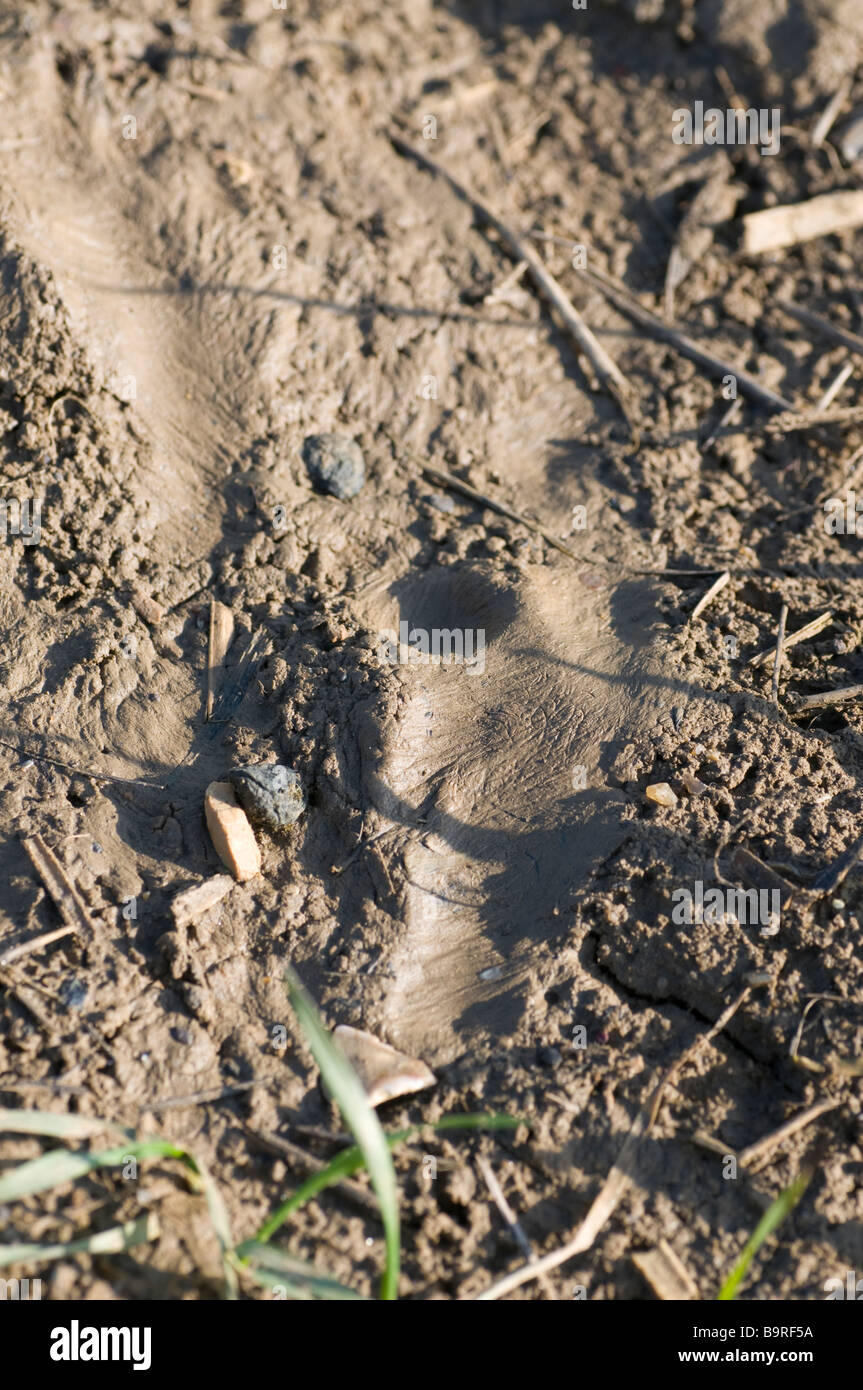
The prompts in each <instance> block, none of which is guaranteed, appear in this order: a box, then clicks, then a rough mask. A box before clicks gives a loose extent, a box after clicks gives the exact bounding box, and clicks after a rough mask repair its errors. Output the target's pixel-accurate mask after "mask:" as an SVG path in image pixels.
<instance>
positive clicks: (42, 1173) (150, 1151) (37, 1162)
mask: <svg viewBox="0 0 863 1390" xmlns="http://www.w3.org/2000/svg"><path fill="white" fill-rule="evenodd" d="M27 1113H28V1112H24V1111H20V1110H15V1111H2V1112H0V1118H5V1116H7V1115H13V1116H17V1117H21V1116H23V1115H25V1114H27ZM29 1116H30V1118H29V1119H27V1120H20V1124H21V1126H22V1127H21V1128H20V1129H19V1131H18V1132H19V1133H26V1134H45V1135H48V1136H50V1137H57V1136H58V1135H67V1136H68V1135H74V1136H75V1137H82V1136H85V1137H86V1135H87V1134H90V1133H99V1132H102V1133H103V1132H104V1131H105V1129H106V1128H116V1126H112V1125H106V1122H105V1121H104V1120H87V1121H86V1125H87V1126H91V1127H92V1128H89V1129H88V1128H83V1129H82V1128H76V1126H75V1125H74V1124H72V1125H70V1126H69V1127H68V1128H67V1127H65V1126H63V1125H62V1124H58V1121H62V1120H64V1119H67V1120H70V1121H77V1120H78V1119H79V1118H81V1117H79V1116H75V1115H70V1116H62V1115H52V1114H48V1113H47V1112H46V1113H44V1114H43V1113H42V1112H40V1111H31V1112H29ZM43 1121H44V1124H43ZM24 1124H27V1125H28V1126H29V1125H32V1127H31V1128H27V1129H24V1128H23V1125H24ZM130 1158H133V1159H136V1160H138V1159H144V1158H175V1159H177V1160H178V1161H179V1162H180V1163H182V1164H183V1165H184V1166H185V1168H186V1169H187V1171H188V1173H189V1174H190V1175H191V1177H192V1179H193V1181H194V1182H195V1183H196V1185H197V1186H198V1187H199V1188H200V1190H201V1192H202V1194H203V1196H204V1200H205V1201H206V1203H207V1211H208V1213H209V1216H210V1221H211V1223H212V1226H213V1230H214V1231H215V1233H216V1239H217V1240H218V1242H219V1249H220V1251H221V1256H222V1268H223V1270H224V1275H225V1289H226V1293H227V1295H228V1297H229V1298H235V1297H236V1295H237V1274H236V1270H235V1269H234V1266H233V1264H232V1263H231V1261H230V1259H229V1258H228V1256H229V1254H230V1251H231V1248H232V1245H233V1241H232V1237H231V1229H230V1223H229V1220H228V1209H227V1207H226V1206H225V1203H224V1201H223V1199H222V1194H221V1192H220V1191H219V1189H218V1187H217V1186H216V1184H215V1182H214V1181H213V1178H212V1177H211V1176H210V1173H209V1172H208V1170H207V1169H206V1168H205V1167H204V1165H203V1164H202V1163H201V1162H200V1161H199V1160H198V1159H196V1158H195V1156H194V1154H192V1153H190V1152H189V1151H188V1149H184V1148H182V1147H181V1146H180V1145H179V1144H174V1143H172V1142H171V1141H170V1140H169V1139H132V1140H130V1141H129V1142H127V1143H126V1144H124V1145H123V1146H122V1147H117V1148H113V1149H99V1150H96V1151H95V1152H90V1153H75V1152H73V1151H72V1150H71V1149H52V1150H51V1151H50V1152H49V1153H44V1154H40V1156H39V1157H38V1158H34V1159H31V1160H30V1161H29V1162H28V1163H22V1164H20V1165H19V1167H17V1168H13V1169H12V1170H11V1171H10V1172H8V1173H4V1174H3V1175H2V1176H0V1202H13V1201H18V1200H20V1199H21V1198H22V1197H32V1196H33V1195H34V1194H35V1193H38V1192H47V1191H49V1190H50V1189H52V1188H55V1187H62V1186H64V1185H65V1184H66V1183H69V1182H75V1181H76V1179H77V1178H82V1177H84V1176H85V1175H86V1174H87V1173H94V1172H97V1171H98V1170H99V1169H101V1168H119V1167H121V1166H122V1164H123V1163H125V1162H127V1160H128V1159H130Z"/></svg>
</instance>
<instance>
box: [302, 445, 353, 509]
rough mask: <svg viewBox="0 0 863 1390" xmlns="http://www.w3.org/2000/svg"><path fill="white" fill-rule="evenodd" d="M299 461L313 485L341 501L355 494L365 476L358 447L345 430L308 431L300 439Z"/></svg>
mask: <svg viewBox="0 0 863 1390" xmlns="http://www.w3.org/2000/svg"><path fill="white" fill-rule="evenodd" d="M303 461H304V463H305V465H306V468H307V469H308V471H309V477H310V478H311V480H312V482H313V483H314V485H315V487H316V488H318V489H319V491H321V492H329V493H331V494H332V496H333V497H338V498H339V499H340V501H342V502H349V501H350V500H351V498H352V497H356V495H357V493H358V492H359V490H360V488H361V487H362V485H363V483H364V482H365V480H366V465H365V462H364V461H363V455H362V450H361V449H360V446H359V444H357V443H356V442H355V441H354V440H353V439H349V438H348V436H347V435H346V434H310V435H308V436H307V438H306V439H305V441H304V442H303Z"/></svg>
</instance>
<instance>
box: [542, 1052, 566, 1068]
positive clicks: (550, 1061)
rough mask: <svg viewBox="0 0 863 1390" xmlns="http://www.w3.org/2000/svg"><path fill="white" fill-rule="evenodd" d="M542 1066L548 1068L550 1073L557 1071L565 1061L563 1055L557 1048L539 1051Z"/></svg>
mask: <svg viewBox="0 0 863 1390" xmlns="http://www.w3.org/2000/svg"><path fill="white" fill-rule="evenodd" d="M538 1058H539V1063H540V1066H543V1067H548V1068H549V1070H550V1071H555V1070H556V1069H557V1068H558V1067H559V1066H560V1064H561V1062H562V1061H563V1054H562V1053H561V1052H560V1051H559V1050H558V1048H556V1047H541V1048H540V1049H539V1054H538Z"/></svg>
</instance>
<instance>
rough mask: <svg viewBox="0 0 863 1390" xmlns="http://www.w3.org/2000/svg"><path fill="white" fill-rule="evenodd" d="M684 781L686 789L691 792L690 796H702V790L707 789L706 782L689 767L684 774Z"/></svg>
mask: <svg viewBox="0 0 863 1390" xmlns="http://www.w3.org/2000/svg"><path fill="white" fill-rule="evenodd" d="M682 781H683V785H684V787H685V789H686V791H687V792H688V793H689V795H690V796H700V795H701V793H702V792H705V791H707V787H706V786H705V784H704V783H703V782H699V780H698V778H697V777H696V776H695V775H694V774H693V773H692V772H690V771H689V769H688V768H687V769H686V771H685V772H684V774H683V778H682Z"/></svg>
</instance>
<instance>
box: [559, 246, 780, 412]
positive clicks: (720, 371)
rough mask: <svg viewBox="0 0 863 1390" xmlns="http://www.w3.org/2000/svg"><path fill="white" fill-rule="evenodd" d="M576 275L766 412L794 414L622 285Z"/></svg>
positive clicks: (591, 274)
mask: <svg viewBox="0 0 863 1390" xmlns="http://www.w3.org/2000/svg"><path fill="white" fill-rule="evenodd" d="M576 269H577V271H578V274H579V275H582V276H584V278H585V279H586V280H588V281H589V282H590V283H591V284H592V285H595V286H596V288H597V289H598V290H600V291H601V292H602V293H603V294H604V295H605V297H606V299H609V300H611V303H612V304H614V305H615V307H616V308H618V309H619V310H620V312H621V313H622V314H625V315H626V316H627V318H630V319H633V320H634V322H635V323H637V324H639V326H640V327H641V328H646V329H647V331H648V332H649V333H652V334H653V336H654V337H655V338H661V339H662V341H663V342H666V343H669V344H670V345H671V346H672V347H673V348H676V349H677V351H678V352H679V353H680V354H681V356H683V357H688V358H690V359H691V360H692V361H693V362H697V363H698V364H699V366H701V367H706V368H707V369H708V371H711V372H715V373H716V375H717V376H733V377H734V378H735V380H736V382H737V385H738V386H739V388H740V390H741V391H742V392H743V394H744V395H746V396H749V397H750V398H751V399H752V400H753V401H757V402H758V404H759V405H763V406H766V407H767V409H768V410H787V411H789V412H793V411H794V406H793V404H792V402H791V401H787V400H786V399H785V397H784V396H780V395H779V394H778V393H777V392H776V391H771V390H770V388H769V387H767V386H762V385H761V382H760V381H756V379H755V377H754V376H750V375H749V373H748V372H746V371H744V370H743V369H742V368H741V367H735V366H733V365H732V364H731V363H730V362H726V361H724V360H723V359H722V358H721V357H717V356H716V355H715V354H714V353H712V352H708V350H707V349H706V348H703V347H701V346H700V345H699V344H698V343H696V342H695V341H694V340H693V339H692V338H689V337H687V335H686V334H685V333H680V332H679V331H678V330H677V329H676V328H674V327H673V326H672V324H670V323H666V321H665V319H662V318H660V317H659V315H658V314H654V313H653V312H652V311H651V310H650V309H645V308H644V306H643V304H640V303H639V301H638V300H637V299H636V298H635V296H634V295H633V294H631V293H630V291H629V290H628V289H626V287H625V286H624V285H619V284H617V283H616V282H615V281H614V280H612V279H611V277H610V276H608V275H603V274H602V273H601V272H600V271H598V270H582V269H579V268H578V267H576Z"/></svg>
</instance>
